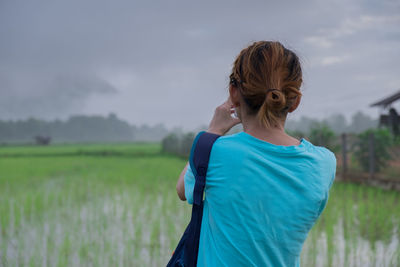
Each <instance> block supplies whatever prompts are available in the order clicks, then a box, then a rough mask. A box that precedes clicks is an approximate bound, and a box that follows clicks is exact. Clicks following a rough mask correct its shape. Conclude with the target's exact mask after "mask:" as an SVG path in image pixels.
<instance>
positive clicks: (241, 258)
mask: <svg viewBox="0 0 400 267" xmlns="http://www.w3.org/2000/svg"><path fill="white" fill-rule="evenodd" d="M335 173H336V157H335V155H334V154H333V153H332V152H331V151H330V150H328V149H327V148H325V147H320V146H315V145H313V144H312V143H310V142H309V141H307V140H306V139H304V138H302V139H301V143H300V145H297V146H279V145H274V144H271V143H268V142H266V141H263V140H261V139H258V138H256V137H254V136H252V135H250V134H248V133H246V132H240V133H236V134H233V135H227V136H221V137H220V138H219V139H217V141H216V142H215V143H214V146H213V147H212V150H211V155H210V162H209V166H208V171H207V177H206V186H205V190H204V192H205V197H204V210H203V221H202V224H201V233H200V244H199V246H200V247H199V254H198V262H197V266H198V267H202V266H208V267H209V266H218V267H222V266H227V267H231V266H235V267H239V266H245V267H250V266H254V267H259V266H273V267H279V266H300V252H301V249H302V246H303V243H304V241H305V239H306V237H307V234H308V232H309V231H310V229H311V227H312V226H313V225H314V223H315V221H316V220H317V218H318V217H319V215H320V214H321V212H322V210H323V209H324V208H325V205H326V203H327V200H328V196H329V189H330V187H331V185H332V183H333V180H334V178H335ZM184 182H185V196H186V199H187V200H188V202H189V203H190V204H192V203H193V188H194V183H195V179H194V176H193V172H192V170H191V169H190V166H189V167H188V170H187V172H186V174H185V177H184Z"/></svg>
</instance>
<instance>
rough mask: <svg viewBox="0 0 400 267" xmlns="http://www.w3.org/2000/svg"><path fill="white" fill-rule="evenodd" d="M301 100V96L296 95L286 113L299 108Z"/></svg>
mask: <svg viewBox="0 0 400 267" xmlns="http://www.w3.org/2000/svg"><path fill="white" fill-rule="evenodd" d="M300 100H301V95H297V97H296V99H295V100H294V103H293V105H292V106H291V107H290V109H289V110H288V112H293V111H295V110H296V108H297V107H298V106H299V104H300Z"/></svg>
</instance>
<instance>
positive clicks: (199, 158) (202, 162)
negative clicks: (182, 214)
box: [167, 131, 220, 267]
mask: <svg viewBox="0 0 400 267" xmlns="http://www.w3.org/2000/svg"><path fill="white" fill-rule="evenodd" d="M218 137H220V135H217V134H213V133H208V132H205V131H201V132H200V133H198V134H197V136H196V138H195V139H194V141H193V145H192V149H191V151H190V158H189V164H190V168H191V169H192V171H193V174H194V176H195V179H196V182H195V185H194V191H193V205H192V217H191V219H190V223H189V225H188V226H187V227H186V230H185V232H184V233H183V236H182V237H181V240H180V241H179V243H178V246H177V247H176V249H175V251H174V252H173V255H172V257H171V259H170V260H169V262H168V264H167V267H195V266H196V265H197V255H198V252H199V241H200V228H201V220H202V218H203V192H204V186H205V183H206V175H207V168H208V161H209V158H210V153H211V148H212V146H213V144H214V142H215V141H216V140H217V139H218Z"/></svg>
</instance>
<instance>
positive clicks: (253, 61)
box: [230, 41, 303, 127]
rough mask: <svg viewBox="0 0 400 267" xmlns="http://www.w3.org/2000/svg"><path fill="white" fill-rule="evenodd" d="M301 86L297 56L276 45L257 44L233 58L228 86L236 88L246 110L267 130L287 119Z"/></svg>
mask: <svg viewBox="0 0 400 267" xmlns="http://www.w3.org/2000/svg"><path fill="white" fill-rule="evenodd" d="M302 82H303V79H302V71H301V66H300V61H299V58H298V57H297V55H296V54H295V53H294V52H292V51H291V50H289V49H287V48H285V47H284V46H283V45H282V44H281V43H279V42H270V41H259V42H254V43H253V44H252V45H250V46H249V47H247V48H245V49H243V50H242V51H241V52H240V53H239V55H238V57H237V58H236V60H235V62H234V64H233V68H232V74H231V75H230V83H231V84H232V85H233V86H235V87H237V88H238V89H239V91H240V93H241V94H242V96H243V99H244V101H245V102H246V104H247V106H248V111H249V114H251V115H257V117H258V119H259V121H260V122H261V123H262V124H263V125H265V126H267V127H271V126H277V123H278V120H281V119H282V118H286V116H287V113H288V110H289V108H290V107H291V106H292V105H293V103H294V102H295V99H296V98H297V97H298V96H300V95H302V94H301V92H300V86H301V84H302Z"/></svg>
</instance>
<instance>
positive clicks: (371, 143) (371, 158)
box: [368, 133, 375, 181]
mask: <svg viewBox="0 0 400 267" xmlns="http://www.w3.org/2000/svg"><path fill="white" fill-rule="evenodd" d="M368 139H369V142H368V147H369V149H368V154H369V179H370V181H371V180H372V178H373V177H374V172H375V155H374V153H375V151H374V145H375V144H374V133H370V134H369V138H368Z"/></svg>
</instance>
